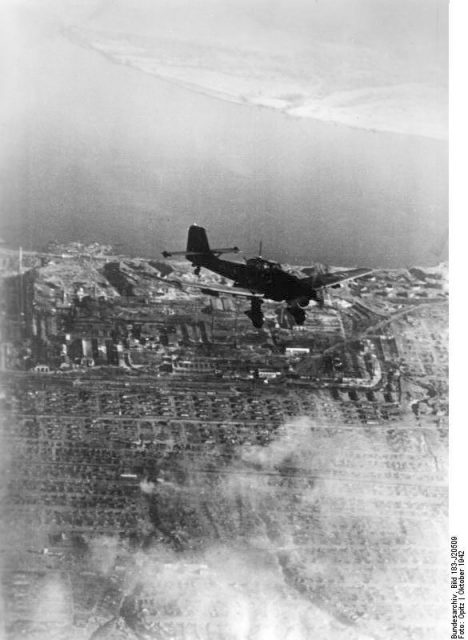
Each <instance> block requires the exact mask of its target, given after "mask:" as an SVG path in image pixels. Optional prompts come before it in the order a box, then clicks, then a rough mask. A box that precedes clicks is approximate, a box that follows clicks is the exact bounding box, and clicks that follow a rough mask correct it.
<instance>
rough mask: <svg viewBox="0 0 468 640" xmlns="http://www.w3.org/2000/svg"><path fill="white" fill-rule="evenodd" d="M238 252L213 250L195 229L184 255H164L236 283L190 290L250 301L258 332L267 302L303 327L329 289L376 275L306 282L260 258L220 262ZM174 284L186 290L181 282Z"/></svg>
mask: <svg viewBox="0 0 468 640" xmlns="http://www.w3.org/2000/svg"><path fill="white" fill-rule="evenodd" d="M238 251H239V249H238V247H224V248H221V249H210V246H209V244H208V238H207V236H206V231H205V229H204V228H203V227H199V226H197V225H192V226H191V227H190V228H189V231H188V239H187V249H186V250H185V251H163V256H164V257H165V258H169V257H171V256H175V255H184V256H185V257H186V258H187V260H189V261H190V262H191V263H192V265H193V266H194V267H195V273H196V275H199V274H200V268H201V267H204V268H205V269H209V270H210V271H214V272H215V273H219V274H220V275H221V276H224V277H225V278H229V279H230V280H234V285H233V286H232V287H229V286H222V285H207V284H200V283H190V285H188V284H187V286H191V287H192V286H193V287H197V288H199V289H200V290H201V291H202V292H203V293H206V294H208V295H212V296H219V295H220V294H226V295H233V296H242V297H245V298H249V299H250V304H251V307H250V310H249V311H246V312H245V313H246V315H247V316H248V317H249V318H250V319H251V320H252V324H253V325H254V327H257V328H261V327H262V325H263V319H264V318H263V313H262V308H261V307H262V302H263V299H265V298H266V299H268V300H275V301H277V302H282V301H285V302H286V304H287V311H288V312H289V313H290V314H291V315H292V317H293V318H294V320H295V322H296V324H299V325H301V324H303V323H304V320H305V317H306V316H305V311H304V309H305V307H307V305H308V304H309V302H310V301H311V300H313V301H315V302H317V303H318V304H319V305H320V306H321V307H323V305H324V290H325V288H326V287H337V286H340V283H341V282H344V281H346V280H353V279H355V278H359V277H361V276H364V275H367V274H369V273H372V271H373V270H372V269H364V268H362V269H349V270H347V271H337V272H335V273H315V274H313V275H311V276H308V277H305V278H299V277H298V276H296V275H294V274H292V273H288V272H287V271H284V269H283V268H282V267H281V265H280V264H278V263H277V262H271V261H270V260H265V259H264V258H262V257H260V256H258V257H256V258H250V259H248V260H246V261H245V264H242V263H239V262H230V261H229V260H221V259H220V258H219V256H220V255H221V254H223V253H237V252H238ZM171 282H172V284H177V285H178V286H183V285H182V283H180V282H175V281H171Z"/></svg>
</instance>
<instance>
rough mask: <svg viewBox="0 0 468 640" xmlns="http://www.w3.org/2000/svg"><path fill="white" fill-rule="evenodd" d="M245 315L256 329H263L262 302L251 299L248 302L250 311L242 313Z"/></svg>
mask: <svg viewBox="0 0 468 640" xmlns="http://www.w3.org/2000/svg"><path fill="white" fill-rule="evenodd" d="M244 313H245V315H246V316H247V317H248V318H250V319H251V320H252V324H253V326H254V327H255V328H256V329H261V328H262V327H263V320H264V317H263V312H262V301H261V300H259V299H258V298H252V300H251V302H250V311H244Z"/></svg>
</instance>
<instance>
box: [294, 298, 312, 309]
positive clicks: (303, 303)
mask: <svg viewBox="0 0 468 640" xmlns="http://www.w3.org/2000/svg"><path fill="white" fill-rule="evenodd" d="M294 302H295V304H296V305H297V306H298V307H299V308H300V309H305V308H306V307H308V306H309V302H310V299H309V298H306V297H305V296H303V297H302V298H297V300H295V301H294Z"/></svg>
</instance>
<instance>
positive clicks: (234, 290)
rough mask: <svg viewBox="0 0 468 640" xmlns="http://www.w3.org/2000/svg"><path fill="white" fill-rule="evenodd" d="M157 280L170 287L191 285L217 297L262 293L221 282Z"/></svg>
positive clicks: (258, 294)
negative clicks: (225, 284)
mask: <svg viewBox="0 0 468 640" xmlns="http://www.w3.org/2000/svg"><path fill="white" fill-rule="evenodd" d="M156 279H157V280H161V282H164V283H165V284H167V285H168V286H170V287H175V288H177V289H189V288H190V287H193V288H195V289H199V290H200V291H201V292H202V293H204V294H205V295H207V296H215V297H218V296H220V295H229V296H238V297H242V298H263V297H264V296H263V294H261V293H255V292H254V291H250V290H249V289H244V288H242V287H236V286H232V287H228V286H224V285H221V284H207V283H202V282H182V281H181V280H166V279H165V278H156Z"/></svg>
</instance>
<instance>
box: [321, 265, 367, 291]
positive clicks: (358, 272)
mask: <svg viewBox="0 0 468 640" xmlns="http://www.w3.org/2000/svg"><path fill="white" fill-rule="evenodd" d="M374 271H375V269H367V268H365V267H361V268H358V269H347V270H346V271H335V272H334V273H321V274H320V275H319V276H318V277H317V278H316V285H317V288H320V287H333V286H334V285H337V284H341V283H342V282H347V281H349V280H355V279H356V278H362V277H363V276H367V275H369V274H371V273H374Z"/></svg>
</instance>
